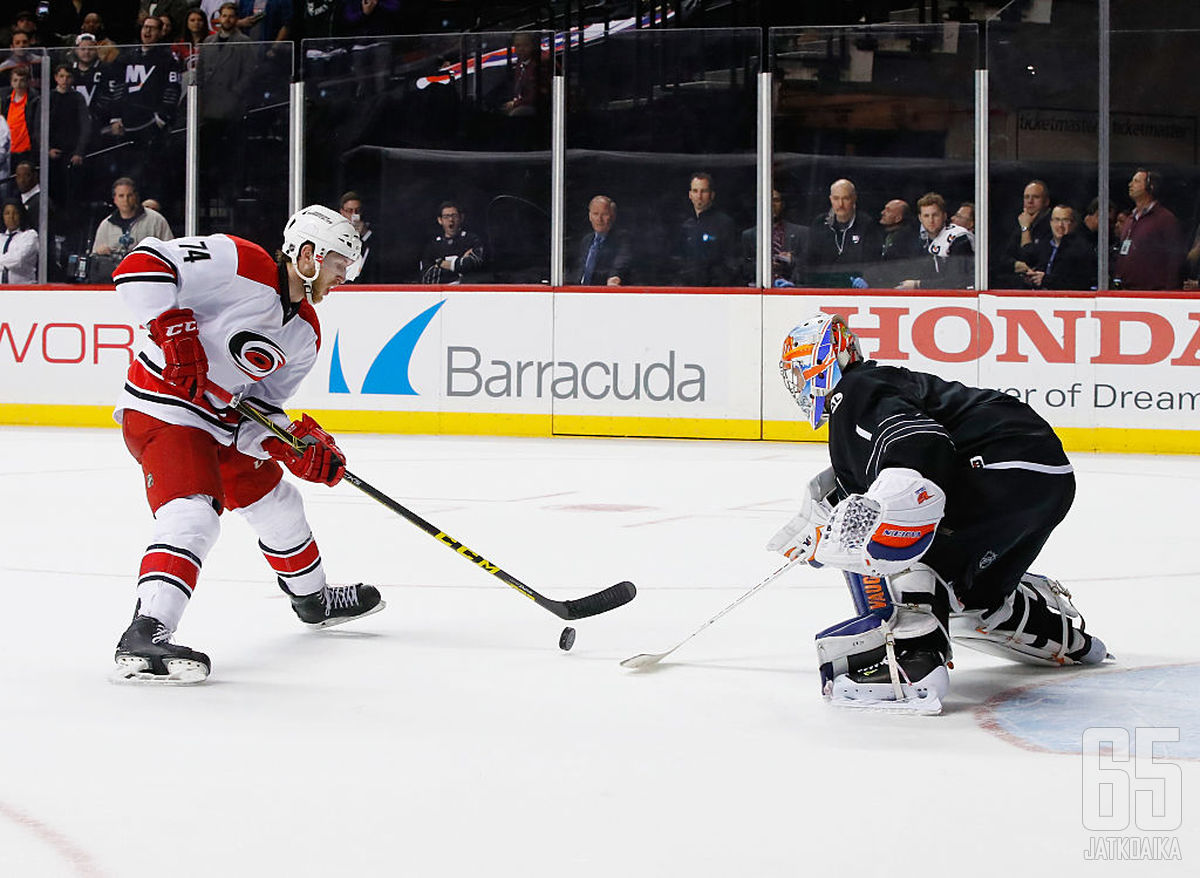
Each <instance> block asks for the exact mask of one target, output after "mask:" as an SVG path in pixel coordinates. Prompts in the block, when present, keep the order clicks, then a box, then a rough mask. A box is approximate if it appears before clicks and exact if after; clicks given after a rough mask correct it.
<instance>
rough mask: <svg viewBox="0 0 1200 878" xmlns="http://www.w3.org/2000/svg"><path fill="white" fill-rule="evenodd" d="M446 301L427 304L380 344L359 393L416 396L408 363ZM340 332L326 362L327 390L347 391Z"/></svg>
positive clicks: (348, 388)
mask: <svg viewBox="0 0 1200 878" xmlns="http://www.w3.org/2000/svg"><path fill="white" fill-rule="evenodd" d="M445 304H446V300H445V299H442V301H440V302H438V303H437V304H436V305H433V306H432V307H430V308H426V309H425V310H424V311H422V312H421V313H420V314H418V315H417V316H416V317H414V318H413V319H412V320H410V321H408V323H406V324H404V327H403V328H402V329H401V330H400V331H399V332H397V333H396V334H395V335H393V336H392V338H391V340H390V341H389V342H388V343H387V344H386V345H384V346H383V350H381V351H380V352H379V354H378V355H377V356H376V357H375V361H374V362H373V363H371V368H370V369H368V370H367V377H366V378H364V379H363V384H362V391H361V392H362V393H376V394H388V395H391V396H417V395H418V393H417V391H416V390H415V389H414V388H413V386H412V382H411V381H409V380H408V366H409V363H410V361H411V360H412V355H413V351H414V350H415V349H416V347H417V342H418V341H419V340H420V338H421V334H422V333H424V332H425V327H427V326H428V325H429V321H430V320H432V319H433V315H434V314H436V313H437V312H438V309H439V308H441V307H442V306H443V305H445ZM339 342H340V334H339V335H336V336H334V339H333V361H332V363H330V366H329V392H330V393H349V392H350V386H349V385H348V384H347V383H346V376H345V373H343V372H342V357H341V352H340V347H339Z"/></svg>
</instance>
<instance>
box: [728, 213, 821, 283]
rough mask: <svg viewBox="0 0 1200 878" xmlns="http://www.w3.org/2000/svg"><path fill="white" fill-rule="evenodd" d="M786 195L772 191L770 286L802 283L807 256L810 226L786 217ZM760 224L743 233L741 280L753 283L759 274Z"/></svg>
mask: <svg viewBox="0 0 1200 878" xmlns="http://www.w3.org/2000/svg"><path fill="white" fill-rule="evenodd" d="M783 209H784V203H783V195H782V194H780V192H779V190H778V189H772V190H771V277H770V279H769V280H768V281H767V286H775V287H784V286H786V287H791V286H795V285H796V284H797V283H799V282H800V269H801V267H802V266H803V265H804V260H805V259H806V258H807V256H808V227H807V226H799V225H796V224H795V223H789V222H787V221H786V220H785V219H784V218H783ZM757 269H758V226H751V227H750V228H748V229H746V230H745V231H743V232H742V280H743V281H744V282H745V283H747V284H749V285H750V286H753V285H754V281H755V278H756V277H758V270H757Z"/></svg>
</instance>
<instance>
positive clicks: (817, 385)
mask: <svg viewBox="0 0 1200 878" xmlns="http://www.w3.org/2000/svg"><path fill="white" fill-rule="evenodd" d="M862 358H863V357H862V351H861V349H860V348H859V346H858V338H857V337H856V336H855V335H854V333H853V332H851V331H850V328H849V327H848V326H846V322H845V321H844V320H843V319H842V318H841V317H838V316H837V315H828V314H821V315H818V316H816V317H810V318H809V319H808V320H805V321H804V322H803V323H801V324H800V325H799V326H797V327H795V328H794V329H793V330H792V331H791V332H789V333H788V335H787V338H785V339H784V340H783V355H782V356H781V357H780V360H779V371H780V373H781V374H782V375H783V383H784V384H785V385H786V386H787V389H788V391H789V392H790V393H791V394H792V397H793V398H794V399H795V400H796V404H797V405H799V406H800V410H801V411H802V412H804V418H805V420H807V421H808V423H809V424H811V425H812V428H813V429H814V430H815V429H817V428H818V427H820V426H821V425H822V424H824V423H825V422H826V421H827V420H829V409H828V407H827V406H828V397H829V394H830V393H831V392H832V391H833V388H834V387H835V386H836V385H837V383H838V381H840V380H841V378H842V370H843V369H844V368H845V367H846V366H847V365H849V364H850V363H854V362H857V361H859V360H861V359H862Z"/></svg>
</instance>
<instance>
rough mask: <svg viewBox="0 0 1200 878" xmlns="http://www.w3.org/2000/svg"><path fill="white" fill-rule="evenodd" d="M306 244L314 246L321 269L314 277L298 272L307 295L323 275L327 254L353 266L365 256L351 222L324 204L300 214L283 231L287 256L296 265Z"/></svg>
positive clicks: (291, 219) (290, 220) (304, 210)
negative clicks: (335, 255)
mask: <svg viewBox="0 0 1200 878" xmlns="http://www.w3.org/2000/svg"><path fill="white" fill-rule="evenodd" d="M305 244H312V245H313V257H314V259H315V260H316V263H317V268H316V271H314V272H313V274H312V276H311V277H306V276H305V275H304V274H302V273H300V268H299V266H298V265H297V267H296V272H297V273H298V274H300V278H301V280H303V281H304V287H305V291H306V292H308V293H309V294H310V295H311V293H312V286H311V285H312V282H313V281H314V280H316V279H317V275H318V274H320V273H321V264H322V263H323V262H324V261H325V254H326V253H329V252H333V253H340V254H341V255H342V256H345V257H346V258H347V259H349V260H350V262H351V263H354V262H357V261H358V257H359V256H360V255H361V254H362V239H361V238H359V236H358V232H356V231H354V226H352V225H351V224H350V220H348V219H346V218H345V217H344V216H342V215H341V214H340V213H338V212H337V211H336V210H331V209H330V208H328V207H324V206H323V205H320V204H310V205H309V206H308V207H305V208H303V209H301V210H298V211H296V212H295V213H294V214H292V216H291V218H290V219H288V221H287V225H285V226H284V227H283V255H284V256H286V257H287V258H288V259H290V260H292V263H293V264H295V263H296V261H297V257H298V256H299V255H300V248H301V247H303V246H304V245H305Z"/></svg>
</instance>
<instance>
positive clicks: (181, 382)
mask: <svg viewBox="0 0 1200 878" xmlns="http://www.w3.org/2000/svg"><path fill="white" fill-rule="evenodd" d="M146 327H147V328H148V329H149V330H150V338H151V339H153V341H154V343H155V344H156V345H158V346H159V347H160V348H162V352H163V360H165V361H166V365H164V366H163V372H162V377H163V380H164V381H166V382H167V383H168V384H173V385H175V386H176V387H179V388H182V389H183V391H184V392H185V393H186V394H187V395H188V396H189V397H191V398H192V399H199V398H200V397H201V396H202V395H203V394H204V379H205V377H206V376H207V375H208V357H207V356H205V354H204V347H203V345H201V344H200V331H199V329H198V328H197V326H196V315H194V314H193V313H192V309H191V308H172V309H171V310H170V311H164V312H163V313H161V314H159V315H158V317H156V318H154V319H153V320H151V321H150V322H149V323H148V324H146Z"/></svg>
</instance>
